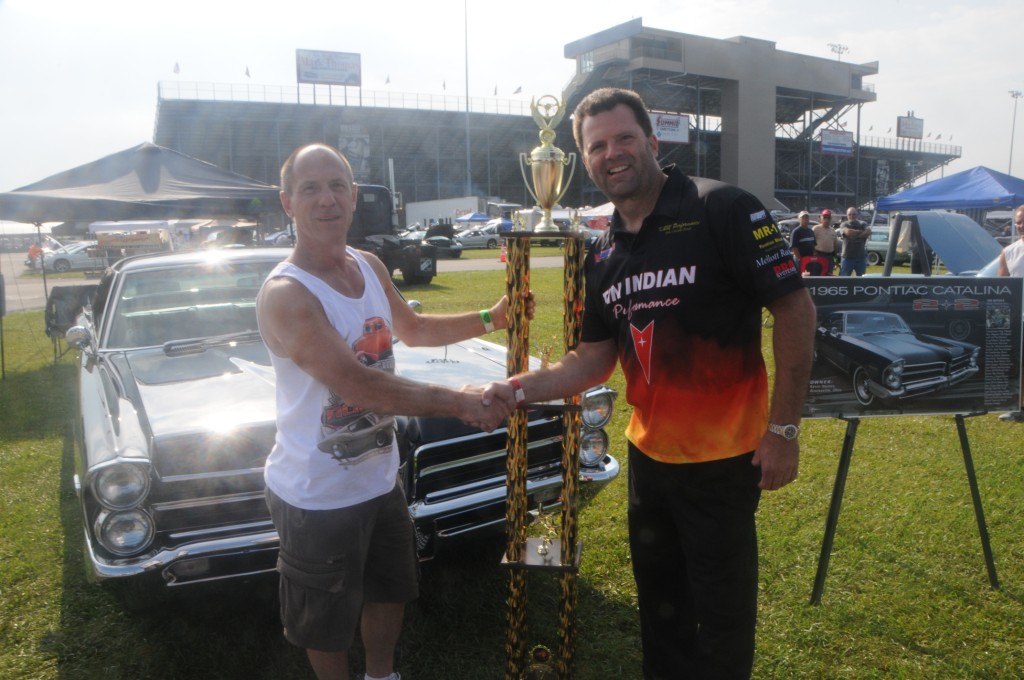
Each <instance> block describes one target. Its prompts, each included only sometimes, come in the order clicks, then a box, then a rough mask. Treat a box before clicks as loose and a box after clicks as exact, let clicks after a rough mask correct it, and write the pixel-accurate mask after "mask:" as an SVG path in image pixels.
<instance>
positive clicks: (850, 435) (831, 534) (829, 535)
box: [811, 418, 860, 604]
mask: <svg viewBox="0 0 1024 680" xmlns="http://www.w3.org/2000/svg"><path fill="white" fill-rule="evenodd" d="M858 425H860V418H851V419H850V420H848V421H847V422H846V436H845V437H844V438H843V451H842V453H840V454H839V468H838V469H837V470H836V482H835V485H834V486H833V487H832V503H831V505H830V506H829V509H828V519H826V520H825V538H824V539H822V541H821V555H820V556H819V557H818V573H817V574H816V575H815V576H814V591H813V592H812V593H811V604H821V593H822V592H823V591H824V590H825V575H826V574H827V573H828V561H829V558H830V557H831V555H832V540H833V539H834V538H835V536H836V526H838V525H839V508H840V507H841V506H842V504H843V491H844V489H845V488H846V474H847V473H848V472H849V471H850V458H851V457H852V456H853V443H854V440H856V438H857V426H858Z"/></svg>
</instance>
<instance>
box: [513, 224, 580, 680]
mask: <svg viewBox="0 0 1024 680" xmlns="http://www.w3.org/2000/svg"><path fill="white" fill-rule="evenodd" d="M505 236H506V237H507V242H508V245H507V248H506V263H507V264H506V266H507V272H508V273H507V275H506V281H505V282H506V289H507V294H508V300H509V307H508V359H507V368H508V375H509V376H512V375H515V374H517V373H522V372H524V371H526V370H528V369H529V363H528V362H529V323H528V320H527V318H526V294H527V293H528V292H529V290H530V239H531V237H532V238H538V237H539V238H545V239H550V238H552V237H553V236H556V237H559V238H564V239H565V254H564V257H565V296H564V300H565V308H564V312H565V313H564V336H565V337H564V339H565V349H566V351H567V352H568V351H571V350H573V349H575V348H576V346H577V345H578V344H579V342H580V337H581V333H582V317H583V294H584V292H583V260H584V256H585V248H584V243H583V234H582V233H580V232H579V231H578V230H574V231H571V232H558V233H554V234H553V233H550V232H548V233H534V232H527V231H513V232H510V233H508V234H505ZM565 403H566V405H565V406H564V407H562V408H561V409H560V410H561V411H562V428H563V440H562V522H561V527H560V529H561V538H556V539H553V540H551V539H548V538H547V537H545V538H527V536H526V514H527V507H526V504H527V495H526V475H527V448H528V447H527V437H528V428H527V416H528V414H527V412H526V410H525V408H520V409H516V411H515V412H514V413H513V414H512V415H511V416H510V417H509V421H508V459H507V468H508V488H507V505H506V511H505V524H506V529H507V538H506V545H505V557H504V559H503V560H502V564H503V565H504V566H506V567H508V569H509V582H508V614H507V621H506V629H505V657H506V661H505V680H521V679H523V678H527V679H529V680H548V679H549V678H554V677H557V678H558V680H571V678H572V677H573V667H574V661H575V650H576V599H577V598H576V595H577V587H576V580H577V574H578V572H579V565H580V547H581V546H580V544H579V542H578V539H577V522H576V518H577V515H578V512H579V508H578V502H579V470H580V463H579V446H580V425H581V420H580V419H581V414H580V408H579V403H580V397H579V395H575V396H573V397H570V398H566V400H565ZM531 570H534V571H547V572H555V573H558V578H559V587H560V609H559V617H558V620H559V632H558V653H557V655H556V656H555V663H554V670H553V672H554V673H555V675H554V676H552V675H551V672H552V670H551V667H550V666H549V664H548V661H549V657H550V652H549V651H548V650H547V649H546V648H545V647H542V646H537V647H535V648H534V649H533V650H532V653H531V657H532V658H531V661H533V662H534V663H533V664H531V665H530V666H529V668H527V667H526V664H527V651H526V602H527V593H526V576H527V573H526V572H527V571H531Z"/></svg>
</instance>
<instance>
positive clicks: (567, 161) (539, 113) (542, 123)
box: [519, 94, 576, 233]
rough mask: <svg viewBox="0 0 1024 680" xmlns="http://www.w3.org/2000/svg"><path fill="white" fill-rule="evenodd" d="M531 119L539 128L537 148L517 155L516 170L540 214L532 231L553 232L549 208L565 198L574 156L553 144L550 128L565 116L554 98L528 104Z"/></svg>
mask: <svg viewBox="0 0 1024 680" xmlns="http://www.w3.org/2000/svg"><path fill="white" fill-rule="evenodd" d="M530 110H531V111H532V112H533V119H534V120H535V121H537V125H538V126H539V127H540V146H538V147H536V148H535V149H534V150H533V151H531V152H530V154H529V156H527V155H526V154H525V153H521V154H519V169H520V170H521V171H522V173H523V181H525V182H526V188H527V190H528V191H529V192H530V195H531V196H533V200H535V201H537V205H538V206H540V208H541V210H543V211H544V215H543V217H542V218H541V221H540V223H539V224H538V225H537V226H536V227H534V229H533V231H535V232H541V233H545V232H557V231H560V229H559V228H558V225H557V224H555V223H554V221H553V220H552V219H551V208H552V207H554V205H555V204H556V203H558V201H559V200H560V199H561V198H562V196H564V195H565V191H566V189H568V188H569V182H571V181H572V176H573V173H574V172H575V170H576V154H574V153H571V154H569V155H568V156H567V155H566V154H565V152H564V151H562V150H561V149H559V148H558V147H557V146H555V145H554V141H555V130H554V128H555V127H556V126H557V125H558V124H559V123H560V122H562V118H563V117H565V107H564V106H563V105H562V102H560V101H559V100H558V99H557V98H556V97H554V96H553V95H550V94H546V95H544V96H542V97H541V98H540V99H535V100H531V101H530ZM567 165H568V166H569V177H568V179H566V180H565V182H564V183H563V182H562V178H563V176H564V173H565V166H567ZM527 166H530V172H531V175H532V177H533V182H532V183H531V182H530V180H529V179H528V178H527V177H526V167H527Z"/></svg>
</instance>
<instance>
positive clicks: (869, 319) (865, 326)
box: [846, 314, 909, 333]
mask: <svg viewBox="0 0 1024 680" xmlns="http://www.w3.org/2000/svg"><path fill="white" fill-rule="evenodd" d="M908 330H909V329H908V328H907V325H906V324H905V323H904V322H903V319H901V318H900V317H898V316H896V315H895V314H850V315H849V316H848V317H847V319H846V332H847V333H903V332H906V331H908Z"/></svg>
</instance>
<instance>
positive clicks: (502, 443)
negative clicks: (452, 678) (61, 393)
mask: <svg viewBox="0 0 1024 680" xmlns="http://www.w3.org/2000/svg"><path fill="white" fill-rule="evenodd" d="M288 254H289V251H288V250H283V249H274V248H263V249H237V250H220V251H210V252H196V253H174V254H161V255H153V256H140V257H137V258H128V259H125V260H122V261H120V262H118V263H117V264H115V265H114V266H113V267H111V268H110V269H109V270H108V271H107V272H106V274H105V275H104V277H103V279H102V281H101V282H100V285H99V287H98V290H97V293H96V297H95V298H94V301H93V304H92V306H91V307H87V308H86V310H85V312H84V314H83V315H82V317H81V324H80V325H79V326H76V327H74V328H72V329H71V330H70V331H68V334H67V338H68V341H69V343H71V344H72V345H74V346H76V347H78V348H80V349H81V352H82V354H81V361H80V371H79V400H78V402H79V414H80V415H79V417H78V418H77V423H76V428H75V448H76V452H75V459H76V461H75V465H76V470H75V485H76V491H77V493H78V496H79V498H80V502H81V510H82V516H83V522H84V532H85V551H86V553H87V554H86V560H85V563H86V568H87V570H88V575H89V577H90V578H92V579H93V580H98V581H102V582H107V583H110V584H123V586H124V588H122V589H121V590H122V594H124V595H126V596H127V599H126V601H127V602H128V603H129V604H136V605H142V604H145V603H146V602H148V601H150V600H151V599H152V597H153V596H155V595H160V594H162V593H166V592H167V591H168V590H171V589H176V588H185V587H187V586H190V585H194V584H204V583H205V584H208V583H211V582H216V581H219V580H226V579H245V578H249V577H255V576H257V575H260V574H270V573H272V572H273V571H274V570H275V565H276V559H277V547H278V539H277V533H276V532H275V531H274V528H273V525H272V524H271V521H270V515H269V512H268V510H267V506H266V503H265V500H264V483H263V464H264V461H265V460H266V457H267V455H268V454H269V453H270V450H271V448H272V446H273V443H274V435H275V425H274V416H275V410H274V401H275V392H274V372H273V370H272V368H271V367H270V359H269V356H268V354H267V349H266V346H265V345H264V344H263V342H262V340H261V339H260V336H259V333H258V331H257V325H256V310H255V298H256V294H257V292H258V290H259V287H260V285H261V284H262V282H263V280H264V279H265V278H266V276H267V274H268V273H269V272H270V270H271V269H272V268H273V267H274V265H275V264H276V263H277V262H279V261H281V260H283V259H284V258H285V257H287V255H288ZM371 330H372V329H371ZM370 335H372V333H370ZM365 351H367V352H370V353H372V352H373V351H374V347H373V343H372V342H370V343H369V344H368V345H367V347H366V348H365ZM394 359H395V362H396V372H397V373H398V374H400V375H403V376H406V377H408V378H411V379H414V380H420V381H424V382H431V383H435V384H445V385H449V386H453V387H460V386H462V385H465V384H481V383H484V382H487V381H490V380H497V379H502V378H504V377H505V349H504V348H503V347H501V346H499V345H495V344H493V343H490V342H485V341H483V340H470V341H467V342H463V343H458V344H453V345H448V346H445V347H438V348H412V347H407V346H405V345H403V344H402V343H401V340H400V339H397V338H396V339H394ZM531 361H532V362H533V363H532V367H533V368H536V367H537V366H539V362H537V361H536V360H531ZM615 398H616V393H615V391H614V390H612V389H609V388H607V387H597V388H594V389H591V390H589V391H588V392H587V393H586V394H584V395H582V400H581V401H582V405H583V421H584V426H583V432H582V437H581V447H580V452H579V456H580V476H581V478H582V479H583V480H584V481H585V482H589V483H594V484H598V485H601V484H604V483H607V482H610V481H611V480H612V479H614V478H615V477H616V476H617V475H618V473H619V464H618V462H617V461H616V460H615V458H613V457H612V456H611V455H609V452H608V437H607V435H606V433H605V431H604V429H603V428H604V426H605V425H606V424H607V423H608V421H609V419H610V418H611V415H612V409H613V406H614V401H615ZM393 420H394V433H393V434H394V436H397V437H398V441H399V449H400V451H401V453H402V460H403V465H402V468H401V471H400V476H401V478H402V481H403V483H404V486H405V490H406V494H407V498H408V503H409V512H410V514H411V516H412V518H413V520H414V524H415V528H416V538H417V544H418V548H419V551H420V556H421V558H423V559H429V558H430V557H433V556H434V555H435V554H437V553H438V551H440V550H442V549H443V548H444V546H445V545H446V544H447V543H449V542H453V541H456V540H457V539H465V538H471V537H478V536H481V535H483V534H485V533H490V532H502V531H503V530H504V517H505V494H506V490H505V487H506V472H505V459H506V436H507V432H506V430H505V429H504V428H499V429H498V430H496V431H494V432H491V433H485V432H482V431H480V430H476V429H473V428H470V427H468V426H466V425H465V424H463V423H462V422H461V421H458V420H456V419H446V418H405V417H395V418H394V419H393ZM383 421H384V419H382V422H383ZM377 429H379V428H377ZM378 436H380V435H379V434H378ZM388 436H391V434H388ZM562 439H563V434H562V420H561V417H560V416H559V415H558V414H557V413H550V412H544V411H532V412H531V414H530V417H529V440H530V447H529V453H528V459H529V472H528V477H527V492H528V495H529V499H530V500H529V502H530V507H537V506H538V504H539V503H543V504H545V505H554V504H556V503H557V501H558V497H559V495H560V491H561V454H562Z"/></svg>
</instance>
